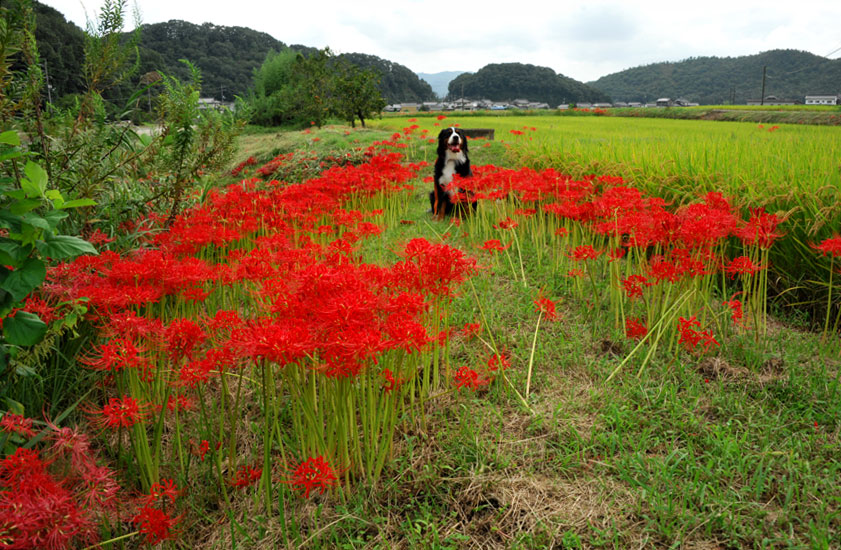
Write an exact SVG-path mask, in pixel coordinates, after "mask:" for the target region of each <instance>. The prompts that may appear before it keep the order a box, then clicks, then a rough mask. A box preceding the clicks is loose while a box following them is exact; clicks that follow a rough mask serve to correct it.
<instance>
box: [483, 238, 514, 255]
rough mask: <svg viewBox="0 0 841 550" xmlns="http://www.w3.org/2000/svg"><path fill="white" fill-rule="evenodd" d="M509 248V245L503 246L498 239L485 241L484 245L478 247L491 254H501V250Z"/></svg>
mask: <svg viewBox="0 0 841 550" xmlns="http://www.w3.org/2000/svg"><path fill="white" fill-rule="evenodd" d="M510 247H511V243H509V244H507V245H505V246H503V245H502V243H501V242H500V240H499V239H491V240H489V241H485V244H483V245H482V246H480V247H479V248H481V249H482V250H487V251H489V252H491V253H493V252H501V251H503V250H508V249H509V248H510Z"/></svg>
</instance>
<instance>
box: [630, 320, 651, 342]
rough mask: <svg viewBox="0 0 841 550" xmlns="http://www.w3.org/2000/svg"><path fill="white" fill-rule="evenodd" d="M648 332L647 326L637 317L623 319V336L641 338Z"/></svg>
mask: <svg viewBox="0 0 841 550" xmlns="http://www.w3.org/2000/svg"><path fill="white" fill-rule="evenodd" d="M647 334H648V327H646V326H645V323H643V322H642V321H640V320H639V319H635V318H633V317H628V318H627V319H625V337H626V338H628V339H629V340H642V339H643V338H645V337H646V335H647Z"/></svg>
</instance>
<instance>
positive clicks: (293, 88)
mask: <svg viewBox="0 0 841 550" xmlns="http://www.w3.org/2000/svg"><path fill="white" fill-rule="evenodd" d="M254 82H255V91H254V94H253V95H252V97H251V99H250V104H251V106H252V109H253V111H254V117H253V121H254V122H255V123H256V124H262V125H267V126H277V125H297V126H306V125H308V124H314V125H317V126H318V127H321V126H322V125H323V124H324V123H325V122H326V120H327V118H328V117H330V116H338V117H340V118H342V119H343V120H347V121H348V122H350V123H351V124H352V125H355V120H356V119H357V118H358V119H359V120H360V122H361V123H362V125H363V126H364V125H365V119H366V118H370V117H371V116H373V115H374V114H377V113H379V112H380V111H381V110H382V108H383V107H385V100H384V99H383V97H382V95H381V94H380V91H379V88H378V83H379V78H378V76H377V74H376V72H375V71H374V70H371V69H360V68H359V67H358V66H357V65H354V64H353V63H351V62H350V61H348V60H347V59H346V58H344V57H341V56H339V57H336V56H334V55H333V54H332V52H331V51H330V49H329V48H326V49H324V50H317V51H315V52H313V53H311V54H310V55H303V54H300V53H299V54H295V53H293V52H292V51H291V50H285V51H283V52H280V53H277V52H270V53H269V55H268V56H267V57H266V61H265V62H264V63H263V65H262V66H261V67H260V69H259V70H257V71H255V75H254Z"/></svg>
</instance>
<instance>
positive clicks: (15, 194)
mask: <svg viewBox="0 0 841 550" xmlns="http://www.w3.org/2000/svg"><path fill="white" fill-rule="evenodd" d="M5 193H6V196H7V197H9V198H10V199H15V200H16V201H20V200H23V199H25V198H26V191H24V190H23V189H12V190H10V191H6V192H5Z"/></svg>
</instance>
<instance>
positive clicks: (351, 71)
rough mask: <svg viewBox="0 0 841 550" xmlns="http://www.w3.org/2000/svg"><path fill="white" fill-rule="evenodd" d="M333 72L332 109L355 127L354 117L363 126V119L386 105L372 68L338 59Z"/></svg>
mask: <svg viewBox="0 0 841 550" xmlns="http://www.w3.org/2000/svg"><path fill="white" fill-rule="evenodd" d="M336 65H337V68H336V72H335V77H334V78H335V90H334V92H335V93H334V109H335V112H336V114H337V115H338V116H340V117H342V118H343V119H344V120H347V121H349V122H350V125H351V126H353V127H354V128H355V127H356V119H357V118H358V119H359V122H360V123H361V124H362V127H363V128H364V127H365V119H366V118H371V116H372V115H374V114H376V113H379V112H380V111H382V110H383V107H385V106H386V101H385V99H384V98H383V96H382V94H381V93H380V89H379V84H380V78H379V76H377V74H376V73H375V72H374V71H372V70H367V69H360V68H359V67H357V66H356V65H353V64H351V63H350V62H348V61H345V60H344V59H341V58H340V59H338V60H337V62H336Z"/></svg>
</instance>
